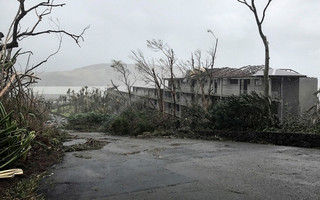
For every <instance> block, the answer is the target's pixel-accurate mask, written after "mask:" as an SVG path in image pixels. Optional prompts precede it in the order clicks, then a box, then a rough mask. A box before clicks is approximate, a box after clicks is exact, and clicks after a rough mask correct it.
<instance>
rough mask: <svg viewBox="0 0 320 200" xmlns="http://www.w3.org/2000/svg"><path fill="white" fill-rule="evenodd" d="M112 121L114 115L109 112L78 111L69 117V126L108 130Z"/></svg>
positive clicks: (77, 128)
mask: <svg viewBox="0 0 320 200" xmlns="http://www.w3.org/2000/svg"><path fill="white" fill-rule="evenodd" d="M111 121H112V117H111V116H110V115H108V114H100V113H94V112H88V113H78V114H73V115H70V117H68V125H67V128H72V129H75V130H89V131H97V130H106V129H108V127H109V125H110V122H111Z"/></svg>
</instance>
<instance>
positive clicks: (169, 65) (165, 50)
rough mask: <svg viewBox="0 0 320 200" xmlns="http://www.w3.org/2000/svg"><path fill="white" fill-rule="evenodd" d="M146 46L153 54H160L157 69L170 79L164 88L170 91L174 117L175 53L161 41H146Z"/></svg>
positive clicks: (175, 107) (175, 102) (175, 105)
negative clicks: (161, 56)
mask: <svg viewBox="0 0 320 200" xmlns="http://www.w3.org/2000/svg"><path fill="white" fill-rule="evenodd" d="M147 46H148V47H149V48H150V49H152V50H153V51H155V52H161V53H162V55H163V56H164V58H160V59H159V60H158V64H159V67H161V68H162V69H163V72H164V73H165V75H168V76H169V77H170V84H168V85H165V84H164V87H165V88H166V89H168V90H169V91H170V94H171V100H172V102H173V106H172V107H171V109H172V113H173V116H174V117H176V109H177V98H176V96H177V85H176V82H175V80H174V78H175V77H176V76H175V73H174V67H175V62H176V57H175V53H174V51H173V49H172V48H170V47H169V46H168V45H167V44H164V43H163V41H162V40H155V39H153V40H147Z"/></svg>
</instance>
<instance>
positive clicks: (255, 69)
mask: <svg viewBox="0 0 320 200" xmlns="http://www.w3.org/2000/svg"><path fill="white" fill-rule="evenodd" d="M199 72H201V73H204V72H205V70H197V71H193V72H191V73H190V74H189V75H190V76H191V77H192V76H195V75H197V74H199ZM207 72H208V73H211V74H212V77H214V78H244V77H251V76H263V72H264V65H254V66H252V65H248V66H244V67H241V68H230V67H223V68H213V69H208V70H207ZM269 76H298V77H306V75H302V74H299V73H298V72H296V71H294V70H291V69H272V68H270V69H269Z"/></svg>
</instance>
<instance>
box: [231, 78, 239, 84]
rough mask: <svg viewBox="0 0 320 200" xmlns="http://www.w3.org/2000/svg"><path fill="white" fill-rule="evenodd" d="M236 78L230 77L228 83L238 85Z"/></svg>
mask: <svg viewBox="0 0 320 200" xmlns="http://www.w3.org/2000/svg"><path fill="white" fill-rule="evenodd" d="M238 81H239V80H238V79H232V78H230V84H231V85H238Z"/></svg>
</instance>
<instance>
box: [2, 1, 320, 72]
mask: <svg viewBox="0 0 320 200" xmlns="http://www.w3.org/2000/svg"><path fill="white" fill-rule="evenodd" d="M1 1H2V5H3V2H4V0H1ZM31 2H33V1H31ZM57 2H58V0H57ZM59 2H62V0H60V1H59ZM65 2H66V3H67V5H66V6H65V7H64V8H59V9H56V10H55V11H54V12H53V17H54V18H59V20H60V23H61V25H62V27H64V28H66V29H67V30H69V31H72V32H76V33H79V32H81V30H82V28H84V27H85V26H86V25H88V24H90V25H91V28H90V29H89V30H88V31H87V33H86V34H85V42H84V43H82V44H81V48H78V47H77V46H76V45H75V44H74V43H73V41H72V40H70V39H69V38H67V37H64V43H63V48H62V50H61V51H60V52H59V54H58V55H56V56H55V57H54V58H53V59H52V60H50V62H48V63H47V64H46V65H45V66H44V67H43V68H42V69H43V70H44V69H45V70H48V71H55V70H64V69H72V68H76V67H81V66H85V65H90V64H95V63H102V62H110V60H111V59H120V60H123V61H125V62H128V63H132V62H133V61H132V60H130V58H129V55H130V51H131V50H136V49H141V50H142V51H144V52H146V55H147V56H149V57H152V56H153V55H154V54H153V53H152V52H150V51H149V50H148V49H147V48H146V40H148V39H153V38H154V39H162V40H164V41H165V42H166V43H168V44H169V45H170V46H171V47H172V48H174V49H175V52H176V54H177V56H178V57H179V58H181V59H187V58H188V57H189V55H190V53H191V51H194V50H196V49H202V50H203V51H204V52H205V51H206V50H207V49H209V48H210V47H211V45H212V41H213V38H212V37H211V35H210V34H208V33H207V32H206V30H207V29H212V30H213V31H214V32H215V34H216V36H217V37H218V38H219V51H218V60H217V67H223V66H230V67H241V66H243V65H250V64H262V63H263V62H264V51H263V45H262V43H261V39H260V38H259V36H258V32H257V28H256V25H255V23H254V19H253V15H252V13H251V12H250V11H249V10H248V8H246V7H245V6H244V5H241V4H239V3H238V2H237V1H236V0H214V1H212V0H188V1H186V0H154V1H150V0H103V1H102V0H95V1H92V0H80V1H79V0H66V1H65ZM259 2H261V1H259ZM5 4H6V9H5V10H3V11H2V13H0V19H1V23H0V30H1V31H2V30H6V29H7V28H8V26H9V24H10V20H12V18H13V17H14V14H15V12H16V8H17V3H16V1H12V2H11V1H10V3H8V1H6V3H5ZM258 6H259V5H258ZM31 21H32V19H31V18H28V19H27V20H26V21H25V23H30V22H31ZM44 25H46V26H47V25H48V24H47V23H44ZM264 30H265V33H266V34H267V36H268V39H269V42H270V47H271V49H270V50H271V65H272V67H275V68H281V67H290V68H293V69H294V70H297V71H299V72H301V73H303V74H307V75H309V76H315V77H319V76H320V67H319V66H320V55H319V54H320V37H319V36H320V1H319V0H308V1H302V0H282V1H273V2H272V4H271V6H270V9H269V10H268V12H267V16H266V19H265V26H264ZM3 32H5V31H3ZM22 45H23V47H24V48H26V49H29V48H30V49H32V50H34V51H35V56H34V59H33V61H34V62H36V61H37V60H41V59H43V58H45V56H46V55H48V54H49V53H50V52H53V51H54V50H55V48H57V40H56V38H55V37H54V36H52V35H51V36H50V37H41V38H37V39H34V38H32V39H30V40H27V41H25V42H23V44H22Z"/></svg>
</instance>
